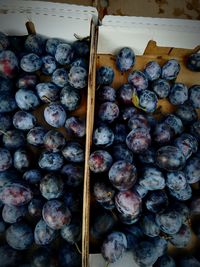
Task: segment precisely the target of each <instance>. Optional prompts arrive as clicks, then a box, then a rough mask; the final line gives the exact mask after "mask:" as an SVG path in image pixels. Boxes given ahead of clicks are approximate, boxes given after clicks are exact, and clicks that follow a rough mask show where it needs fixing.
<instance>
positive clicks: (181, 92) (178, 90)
mask: <svg viewBox="0 0 200 267" xmlns="http://www.w3.org/2000/svg"><path fill="white" fill-rule="evenodd" d="M168 98H169V101H170V102H171V103H172V104H173V105H182V104H183V103H185V101H187V100H188V88H187V86H186V85H185V84H183V83H174V84H173V86H172V87H171V90H170V93H169V97H168Z"/></svg>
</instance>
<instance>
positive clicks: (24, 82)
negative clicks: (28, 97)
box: [16, 74, 37, 89]
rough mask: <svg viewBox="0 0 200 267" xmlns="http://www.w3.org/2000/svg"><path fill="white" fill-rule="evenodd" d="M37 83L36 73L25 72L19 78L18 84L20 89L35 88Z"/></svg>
mask: <svg viewBox="0 0 200 267" xmlns="http://www.w3.org/2000/svg"><path fill="white" fill-rule="evenodd" d="M36 84H37V76H36V75H35V74H25V75H23V76H22V77H20V78H19V79H18V80H17V83H16V86H17V87H18V88H19V89H27V88H29V89H33V88H35V86H36Z"/></svg>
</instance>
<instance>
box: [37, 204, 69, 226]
mask: <svg viewBox="0 0 200 267" xmlns="http://www.w3.org/2000/svg"><path fill="white" fill-rule="evenodd" d="M42 217H43V219H44V221H45V222H46V224H47V225H48V226H49V227H50V228H51V229H54V230H57V229H61V228H62V227H63V226H64V225H65V224H69V223H70V221H71V212H70V211H69V209H68V208H67V206H66V205H65V203H64V202H61V201H59V200H56V199H54V200H48V201H47V202H46V203H45V204H44V206H43V209H42Z"/></svg>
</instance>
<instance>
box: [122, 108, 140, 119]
mask: <svg viewBox="0 0 200 267" xmlns="http://www.w3.org/2000/svg"><path fill="white" fill-rule="evenodd" d="M137 112H138V111H137V109H136V108H135V107H125V108H121V109H120V118H122V120H124V121H127V120H129V119H130V118H132V116H133V115H135V114H136V113H137Z"/></svg>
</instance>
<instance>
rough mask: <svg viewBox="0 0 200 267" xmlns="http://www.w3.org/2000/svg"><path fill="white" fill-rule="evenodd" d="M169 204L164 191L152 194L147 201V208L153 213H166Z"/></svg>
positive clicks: (156, 191)
mask: <svg viewBox="0 0 200 267" xmlns="http://www.w3.org/2000/svg"><path fill="white" fill-rule="evenodd" d="M168 203H169V201H168V197H167V194H166V193H165V191H162V190H155V191H152V192H150V193H149V194H148V195H147V198H146V200H145V205H146V208H147V209H148V210H149V211H151V212H153V213H158V212H162V211H164V210H165V209H166V208H167V206H168Z"/></svg>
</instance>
